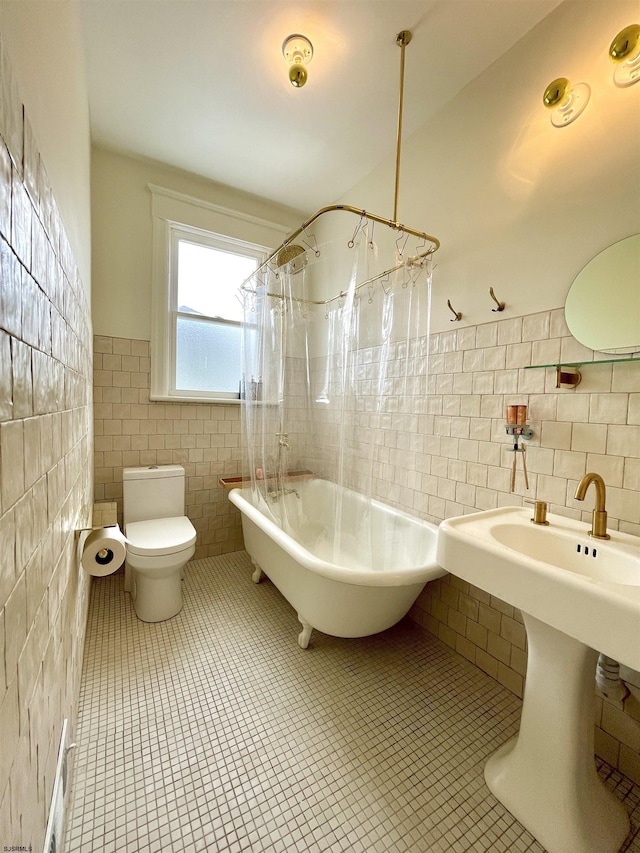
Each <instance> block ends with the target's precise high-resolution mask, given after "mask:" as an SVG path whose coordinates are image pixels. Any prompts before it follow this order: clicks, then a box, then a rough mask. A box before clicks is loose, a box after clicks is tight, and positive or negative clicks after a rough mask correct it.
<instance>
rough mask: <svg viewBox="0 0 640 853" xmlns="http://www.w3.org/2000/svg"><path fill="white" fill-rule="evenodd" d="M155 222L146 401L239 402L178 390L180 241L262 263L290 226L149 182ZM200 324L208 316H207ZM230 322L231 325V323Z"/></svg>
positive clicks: (235, 397)
mask: <svg viewBox="0 0 640 853" xmlns="http://www.w3.org/2000/svg"><path fill="white" fill-rule="evenodd" d="M149 189H150V191H151V196H152V220H153V259H152V300H151V311H152V313H151V388H150V395H149V396H150V399H151V400H154V401H165V402H189V403H198V402H201V403H226V404H238V403H240V394H239V390H238V392H237V393H234V392H224V391H222V392H220V391H197V390H196V391H188V390H183V389H176V387H175V385H176V330H177V321H178V317H179V316H188V317H189V318H190V319H194V318H195V319H197V318H198V315H193V314H188V315H187V314H184V313H180V312H178V310H177V309H178V303H177V272H178V251H177V247H178V240H180V239H187V240H190V241H191V242H194V243H199V244H201V245H210V246H211V247H212V248H218V249H221V250H223V251H232V252H235V253H237V254H246V255H247V256H253V257H255V258H256V259H258V261H259V263H260V262H261V261H262V260H264V258H265V257H266V256H267V255H268V253H269V252H270V251H271V249H272V248H273V247H274V246H277V245H278V244H279V243H281V242H282V240H283V239H284V237H285V236H286V234H287V233H288V232H289V230H290V228H289V227H288V226H287V225H281V224H279V223H273V222H269V221H267V220H264V219H260V218H258V217H255V216H250V215H248V214H244V213H241V212H238V211H234V210H230V209H229V208H223V207H219V206H218V205H214V204H211V203H209V202H205V201H202V200H200V199H195V198H192V197H191V196H186V195H183V194H182V193H177V192H175V191H173V190H167V189H165V188H163V187H157V186H155V185H152V184H150V185H149ZM202 319H203V321H205V322H206V321H208V320H211V319H212V318H209V317H207V316H206V315H205V316H204V317H203V318H202ZM231 322H234V321H231Z"/></svg>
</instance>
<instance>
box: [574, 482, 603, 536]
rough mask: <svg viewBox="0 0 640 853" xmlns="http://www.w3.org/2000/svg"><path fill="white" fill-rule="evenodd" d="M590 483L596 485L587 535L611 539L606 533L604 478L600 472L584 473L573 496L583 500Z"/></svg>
mask: <svg viewBox="0 0 640 853" xmlns="http://www.w3.org/2000/svg"><path fill="white" fill-rule="evenodd" d="M591 483H593V484H594V485H595V487H596V507H595V509H594V510H593V521H592V522H591V530H590V531H589V536H593V537H594V539H611V537H610V536H609V534H608V533H607V513H606V510H605V508H604V505H605V497H606V492H605V487H604V480H603V479H602V477H601V476H600V474H593V473H591V474H585V475H584V477H583V478H582V480H580V483H579V484H578V488H577V489H576V494H575V498H576V500H577V501H583V500H584V496H585V495H586V493H587V489H588V488H589V486H590V485H591Z"/></svg>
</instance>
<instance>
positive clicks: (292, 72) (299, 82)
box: [282, 33, 313, 89]
mask: <svg viewBox="0 0 640 853" xmlns="http://www.w3.org/2000/svg"><path fill="white" fill-rule="evenodd" d="M282 55H283V56H284V58H285V59H286V61H287V62H288V63H289V66H290V67H289V81H290V82H291V85H292V86H295V87H296V89H300V88H301V87H302V86H304V84H305V83H306V82H307V65H308V64H309V63H310V62H311V60H312V59H313V45H312V44H311V42H310V41H309V39H308V38H307V37H306V36H301V35H300V34H299V33H294V34H293V35H290V36H287V37H286V39H285V40H284V41H283V42H282Z"/></svg>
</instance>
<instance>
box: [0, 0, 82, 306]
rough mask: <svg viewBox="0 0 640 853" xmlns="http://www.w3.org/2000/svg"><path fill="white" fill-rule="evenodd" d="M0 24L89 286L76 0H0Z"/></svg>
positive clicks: (69, 236) (78, 27)
mask: <svg viewBox="0 0 640 853" xmlns="http://www.w3.org/2000/svg"><path fill="white" fill-rule="evenodd" d="M0 25H1V27H2V39H3V47H6V48H7V50H8V52H9V55H10V58H11V65H12V67H13V70H14V73H15V75H16V77H17V79H18V84H19V92H20V97H21V98H22V101H23V103H24V104H25V106H26V107H27V108H28V119H29V121H30V122H31V126H32V127H33V132H34V135H35V137H36V140H37V141H38V144H39V147H40V155H41V157H42V160H43V162H44V163H45V168H46V170H47V174H48V176H49V181H50V183H51V186H52V189H53V193H54V196H55V198H56V202H57V204H58V208H59V210H60V215H61V217H62V221H63V222H64V225H65V230H66V232H67V235H68V238H69V242H70V244H71V248H72V250H73V253H74V255H75V257H76V261H77V264H78V269H79V271H80V276H81V278H82V281H83V282H84V284H85V287H86V289H87V293H90V292H91V213H90V200H89V171H90V148H89V107H88V95H87V83H86V77H85V71H84V51H83V46H82V40H81V32H80V17H79V12H78V4H77V3H76V2H69V0H63V2H56V3H52V2H47V0H2V2H0Z"/></svg>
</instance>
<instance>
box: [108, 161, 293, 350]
mask: <svg viewBox="0 0 640 853" xmlns="http://www.w3.org/2000/svg"><path fill="white" fill-rule="evenodd" d="M91 181H92V217H93V306H92V308H93V325H94V332H95V334H96V335H102V336H112V337H117V338H132V339H135V340H145V341H148V340H150V338H151V259H152V218H151V193H150V191H149V189H148V185H149V184H150V183H152V184H156V185H159V186H162V187H166V188H167V189H170V190H174V191H176V192H180V193H184V194H185V195H190V196H193V197H194V198H197V199H201V200H203V201H207V202H211V203H212V204H216V205H219V206H220V207H226V208H229V209H232V210H237V211H240V212H242V213H246V214H249V215H251V216H256V217H259V218H263V219H266V220H269V221H271V222H278V223H282V224H283V225H288V226H290V227H291V229H293V227H294V226H296V225H298V224H299V222H300V217H301V215H300V214H299V213H296V212H294V211H291V210H289V209H287V208H283V207H281V206H280V205H275V204H271V203H270V202H267V201H265V200H264V199H259V198H257V197H254V196H249V195H247V194H246V193H241V192H239V191H236V190H233V189H231V188H230V187H224V186H221V185H220V184H216V183H214V182H213V181H207V180H205V179H204V178H199V177H197V176H195V175H190V174H188V173H186V172H182V171H180V170H178V169H173V168H171V167H169V166H165V165H164V164H161V163H156V162H154V161H151V160H143V159H137V158H133V157H128V156H126V155H124V154H119V153H116V152H113V151H108V150H106V149H103V148H97V147H94V148H93V151H92V170H91Z"/></svg>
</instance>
